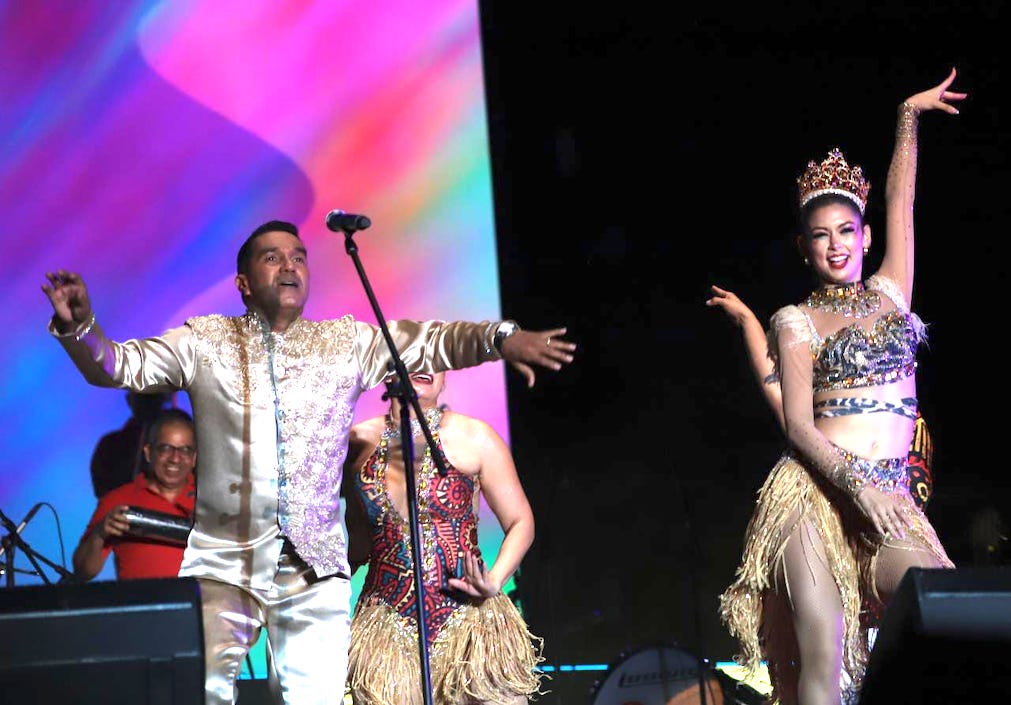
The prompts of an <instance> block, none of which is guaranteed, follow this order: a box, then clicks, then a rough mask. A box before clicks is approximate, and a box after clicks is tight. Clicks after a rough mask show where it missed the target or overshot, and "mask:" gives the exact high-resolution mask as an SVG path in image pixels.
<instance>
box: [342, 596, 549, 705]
mask: <svg viewBox="0 0 1011 705" xmlns="http://www.w3.org/2000/svg"><path fill="white" fill-rule="evenodd" d="M542 647H543V640H542V639H540V638H539V637H535V636H534V635H533V634H531V633H530V632H529V630H528V628H527V625H526V622H524V620H523V617H522V616H521V615H520V613H519V611H518V610H517V609H516V607H515V605H513V603H512V601H511V600H510V599H509V598H508V597H506V596H505V595H497V596H495V597H492V598H489V599H487V600H485V601H484V602H483V603H482V604H481V605H479V606H475V605H463V606H461V607H460V609H458V610H457V611H456V613H455V614H454V615H453V617H451V618H450V621H449V622H448V623H447V624H446V625H445V626H444V627H443V629H442V631H441V632H440V633H439V636H438V637H436V639H435V641H434V642H433V644H432V648H431V651H430V652H429V665H430V672H431V673H430V675H431V680H432V698H433V701H434V702H435V703H437V704H438V705H468V704H470V703H474V702H500V701H502V700H508V699H511V698H516V697H517V696H525V697H528V698H530V697H533V696H535V695H539V694H541V692H540V682H541V678H542V677H543V674H542V673H540V672H539V671H538V670H537V665H538V664H539V663H541V662H542V661H543V660H544V659H543V658H542V657H541V650H542ZM348 682H349V685H350V688H351V693H352V698H353V701H354V703H355V705H421V702H422V697H421V666H420V664H419V661H418V637H417V631H416V629H415V626H414V622H413V620H408V619H405V618H403V617H401V616H400V615H399V614H398V613H397V612H396V611H395V610H394V609H392V608H391V607H389V606H388V605H386V604H383V603H375V604H367V603H366V604H363V605H359V608H358V609H357V610H356V611H355V616H354V618H353V619H352V621H351V650H350V656H349V666H348Z"/></svg>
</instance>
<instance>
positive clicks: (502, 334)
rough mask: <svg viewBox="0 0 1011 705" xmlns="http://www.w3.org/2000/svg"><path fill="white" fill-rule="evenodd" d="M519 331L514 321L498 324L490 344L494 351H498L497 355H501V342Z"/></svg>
mask: <svg viewBox="0 0 1011 705" xmlns="http://www.w3.org/2000/svg"><path fill="white" fill-rule="evenodd" d="M519 329H520V326H519V324H518V323H517V322H516V321H502V322H501V323H499V324H498V329H496V331H495V337H493V338H492V344H494V345H495V349H496V350H498V354H499V355H501V354H502V341H503V340H505V339H506V338H508V337H509V336H510V335H514V334H515V333H516V331H518V330H519Z"/></svg>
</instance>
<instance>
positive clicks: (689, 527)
mask: <svg viewBox="0 0 1011 705" xmlns="http://www.w3.org/2000/svg"><path fill="white" fill-rule="evenodd" d="M674 479H675V482H676V483H677V485H678V490H679V492H680V495H681V507H682V509H683V510H684V523H685V533H686V535H687V536H688V537H689V542H690V550H691V552H692V559H693V561H694V562H695V565H696V567H697V566H698V565H699V564H700V563H701V561H702V549H701V546H700V545H699V541H698V535H697V534H696V533H695V529H694V526H693V523H692V517H691V510H690V509H689V507H688V499H687V496H686V495H685V486H684V483H683V482H681V478H680V477H679V476H678V474H677V473H674ZM697 573H698V571H697V570H693V571H691V576H692V577H691V580H690V583H691V584H690V589H691V592H692V619H693V622H694V626H695V638H696V639H697V646H696V649H697V650H698V652H699V653H697V654H695V660H696V662H697V666H696V668H697V669H698V677H699V704H700V705H706V703H707V702H708V698H707V697H706V688H707V686H708V685H709V681H708V680H707V678H706V676H707V675H708V674H709V659H707V658H706V657H705V656H703V655H702V654H701V651H702V622H701V620H700V618H699V585H698V576H697Z"/></svg>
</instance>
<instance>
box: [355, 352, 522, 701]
mask: <svg viewBox="0 0 1011 705" xmlns="http://www.w3.org/2000/svg"><path fill="white" fill-rule="evenodd" d="M411 383H412V385H413V386H414V388H415V391H416V392H417V394H418V400H419V402H420V404H421V407H422V409H423V410H424V412H425V417H426V419H427V421H428V425H429V427H430V428H431V430H432V435H433V438H434V439H435V441H436V446H437V447H436V449H435V450H436V452H439V453H442V454H443V457H444V458H445V459H446V462H447V466H448V473H447V474H446V476H445V477H442V476H441V475H440V474H439V473H438V472H437V467H436V465H435V462H434V460H433V458H432V452H433V451H432V449H431V448H429V447H427V445H426V444H425V437H424V436H423V435H421V427H420V424H418V422H417V420H415V419H411V422H412V425H413V424H417V428H416V432H415V434H414V435H415V439H414V440H415V447H416V448H417V449H418V451H419V452H418V454H417V455H418V457H417V458H416V470H415V474H416V481H415V488H416V490H417V494H418V520H419V524H420V525H421V534H422V535H421V537H420V539H421V548H422V551H421V553H422V565H423V568H424V577H423V581H424V586H425V598H426V599H425V610H426V624H425V628H426V629H425V630H426V636H427V637H428V652H429V664H430V667H431V669H430V675H431V685H432V698H433V702H434V703H436V704H437V705H485V704H487V705H492V704H494V705H521V704H524V703H526V702H527V699H528V696H531V695H534V694H535V693H537V692H538V689H539V683H540V678H541V674H540V672H539V671H537V668H536V667H537V664H538V663H539V662H540V660H541V657H540V653H539V646H540V639H538V638H536V637H534V636H533V635H531V634H530V633H529V631H528V630H527V625H526V623H525V622H524V620H523V618H522V616H521V615H520V613H519V612H518V611H517V609H516V607H515V606H514V605H513V603H512V601H511V600H510V599H509V598H508V597H507V596H506V595H504V594H502V586H503V585H505V583H506V581H508V580H509V578H510V577H511V576H512V574H513V573H514V572H515V571H516V569H517V567H518V566H519V564H520V561H521V560H522V558H523V556H524V555H525V554H526V552H527V550H528V549H529V548H530V545H531V543H532V542H533V539H534V516H533V512H532V510H531V508H530V504H529V502H528V501H527V496H526V494H525V493H524V491H523V487H522V485H521V484H520V481H519V477H518V476H517V474H516V467H515V465H514V464H513V460H512V455H511V453H510V452H509V448H508V447H507V446H506V444H505V442H504V441H503V440H502V438H501V437H500V436H499V435H498V434H497V433H496V432H495V431H494V429H492V428H491V426H489V425H488V424H486V423H484V422H483V421H480V420H478V419H475V418H472V417H469V416H465V415H463V414H458V413H454V412H452V411H449V410H446V409H445V408H444V407H442V406H440V405H439V403H438V400H439V395H440V394H441V393H442V390H443V388H444V385H445V372H440V373H437V374H434V375H431V374H421V373H417V374H413V375H411ZM422 448H424V450H423V451H422ZM348 459H349V465H348V466H347V471H346V472H345V473H344V478H345V486H344V493H345V496H346V497H347V524H348V534H349V538H350V550H349V556H350V558H351V562H352V566H353V568H354V567H357V565H360V564H362V563H364V562H368V565H369V568H368V574H367V575H366V577H365V585H364V586H363V588H362V592H361V595H360V596H359V598H358V604H357V606H356V608H355V614H354V618H353V619H352V622H351V650H350V659H349V674H348V684H349V687H350V690H351V695H352V699H353V701H354V703H355V705H420V703H421V702H422V693H421V678H420V675H421V672H420V662H419V659H418V636H417V621H416V597H415V590H414V567H413V562H412V559H411V545H410V538H411V534H410V531H411V529H410V524H409V523H408V521H407V517H408V516H409V513H408V508H407V486H406V477H405V475H404V463H403V456H402V454H401V442H400V400H399V399H398V398H397V397H395V396H394V397H392V398H391V404H390V410H389V413H387V414H386V415H384V416H379V417H376V418H372V419H368V420H365V421H363V422H361V423H360V424H356V425H355V426H353V427H352V429H351V446H350V450H349V453H348ZM479 495H483V496H484V497H485V499H486V500H487V502H488V506H489V508H490V509H491V510H492V512H493V513H494V514H495V516H496V518H497V519H498V520H499V524H500V525H501V527H502V530H503V531H504V532H505V536H504V537H503V539H502V545H501V547H500V549H499V554H498V557H497V558H496V560H495V562H494V564H493V565H492V566H491V567H490V568H486V567H485V565H484V563H483V561H482V559H481V553H480V549H479V548H478V545H477V513H478V497H479Z"/></svg>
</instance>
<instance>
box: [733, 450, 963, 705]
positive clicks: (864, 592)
mask: <svg viewBox="0 0 1011 705" xmlns="http://www.w3.org/2000/svg"><path fill="white" fill-rule="evenodd" d="M896 495H897V496H898V497H900V498H904V499H905V500H908V501H906V502H903V511H904V512H905V513H906V514H907V515H908V516H910V517H911V518H912V519H913V527H912V528H911V529H910V530H909V531H908V532H907V537H906V539H905V540H904V541H903V542H902V543H901V544H898V543H895V542H894V541H892V542H889V543H888V544H887V546H888V547H889V548H907V549H910V550H922V549H923V548H924V547H926V548H927V549H928V550H929V551H930V552H931V553H932V554H933V555H934V556H936V557H937V558H938V559H939V560H940V562H941V563H942V564H944V565H947V566H949V567H950V566H951V565H952V563H951V561H950V560H949V559H948V557H947V555H946V554H945V552H944V549H943V547H942V546H941V543H940V541H939V540H938V538H937V534H936V533H935V532H934V530H933V528H932V527H931V526H930V523H929V521H928V520H927V518H926V516H924V514H923V512H922V511H921V510H920V509H919V508H918V507H916V505H915V503H914V501H913V499H912V497H911V496H910V495H909V494H908V492H901V491H899V492H897V493H896ZM801 522H806V523H807V524H809V525H810V526H811V527H813V528H814V530H815V531H816V532H817V534H818V538H819V539H820V541H821V543H822V544H823V545H824V547H825V555H826V558H827V561H828V566H827V567H828V569H829V570H830V572H831V574H832V576H833V579H834V581H835V583H836V586H837V588H838V589H839V594H840V597H841V599H842V605H843V668H844V670H845V671H846V675H848V676H849V680H850V686H849V689H850V690H852V691H854V692H858V691H859V688H860V686H861V685H862V682H863V676H864V671H865V669H866V667H867V659H868V655H869V652H868V645H867V631H866V627H867V626H868V622H867V619H866V617H867V615H866V614H862V612H861V609H862V608H863V609H865V610H866V609H871V610H874V609H878V610H879V609H880V607H881V605H880V600H879V599H878V595H877V587H876V585H875V583H874V578H873V576H874V570H875V567H876V562H877V558H878V555H879V552H880V549H881V547H882V545H883V544H882V543H881V541H880V537H877V535H876V534H874V535H871V534H868V533H866V527H867V524H866V522H865V521H864V520H863V519H862V516H861V515H860V514H859V513H858V510H857V508H856V506H855V505H854V504H853V502H852V500H850V499H848V498H847V497H846V496H845V495H843V494H842V493H841V492H840V491H839V490H838V489H837V488H835V487H832V486H830V485H828V483H827V482H825V481H819V480H816V479H815V478H814V477H813V476H812V474H811V473H810V472H808V471H807V470H806V469H805V468H804V466H803V465H802V464H801V463H800V462H798V461H797V460H796V459H795V458H794V457H793V456H792V454H790V453H786V454H784V455H783V456H782V457H781V458H780V459H779V461H778V462H777V463H776V465H775V467H774V468H773V469H772V472H770V473H769V476H768V478H766V481H765V483H764V484H763V485H762V488H761V489H760V490H759V492H758V499H757V501H756V506H755V511H754V514H752V516H751V519H750V521H749V522H748V527H747V530H746V531H745V540H744V552H743V556H742V558H741V564H740V566H739V567H738V569H737V572H736V579H735V581H734V582H733V583H732V584H731V585H730V587H728V588H727V590H726V591H725V592H724V593H723V594H722V595H721V596H720V618H721V620H722V621H723V622H724V624H725V625H726V626H727V628H728V630H729V631H730V634H731V636H733V637H735V638H736V639H737V640H738V642H739V645H740V648H741V653H740V654H738V655H736V656H735V657H734V660H735V661H737V663H739V664H740V665H741V666H744V667H745V669H746V671H747V673H748V674H749V675H753V674H754V673H755V671H756V670H757V668H758V667H759V665H760V663H761V661H762V660H763V659H764V660H766V661H768V668H769V676H770V679H771V681H772V685H773V691H772V693H771V694H770V695H769V698H768V701H769V702H777V701H778V700H779V698H780V697H781V695H783V694H784V693H793V692H794V691H795V687H796V683H795V681H796V677H797V666H798V664H797V659H798V658H799V655H798V654H797V651H796V645H795V643H794V642H793V641H792V639H790V638H786V639H784V638H783V635H784V634H790V635H792V634H793V625H792V615H791V613H790V611H789V609H786V610H784V609H782V601H783V600H788V599H789V595H783V594H782V586H780V585H777V583H776V577H777V571H778V569H779V568H780V566H781V565H782V562H783V554H784V552H785V550H786V544H787V539H788V538H789V537H790V535H791V533H792V532H793V531H794V529H796V528H797V527H798V525H799V524H801ZM801 531H804V528H803V527H801ZM802 540H803V539H802ZM787 587H788V586H787ZM777 609H778V611H777ZM862 618H863V619H862ZM862 622H863V623H862Z"/></svg>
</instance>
